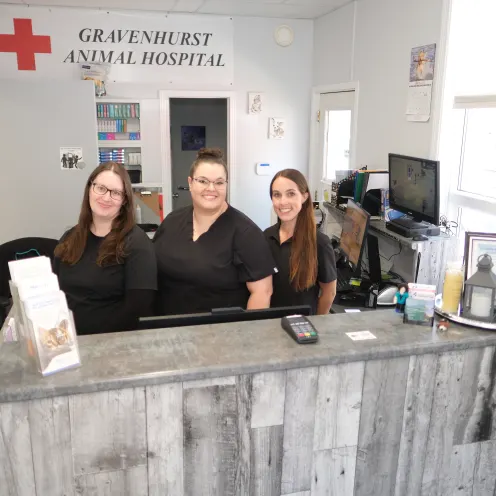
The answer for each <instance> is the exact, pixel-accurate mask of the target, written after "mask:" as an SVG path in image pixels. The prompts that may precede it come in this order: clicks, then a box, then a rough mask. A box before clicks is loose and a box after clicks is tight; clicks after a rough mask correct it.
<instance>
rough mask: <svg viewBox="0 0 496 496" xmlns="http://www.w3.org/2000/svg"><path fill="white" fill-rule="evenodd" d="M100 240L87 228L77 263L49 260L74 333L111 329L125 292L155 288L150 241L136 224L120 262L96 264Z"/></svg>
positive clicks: (121, 309) (155, 265)
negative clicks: (122, 259)
mask: <svg viewBox="0 0 496 496" xmlns="http://www.w3.org/2000/svg"><path fill="white" fill-rule="evenodd" d="M66 235H67V233H66V234H65V235H64V236H66ZM64 236H63V237H62V239H64ZM104 239H105V238H104V237H99V236H95V235H94V234H93V233H92V232H91V231H90V232H89V233H88V240H87V242H86V248H85V250H84V252H83V256H82V257H81V260H79V262H78V263H76V264H74V265H69V264H67V263H65V262H61V261H60V259H59V258H55V259H54V262H53V270H54V273H55V274H57V275H58V277H59V285H60V289H61V290H62V291H64V292H65V294H66V297H67V304H68V306H69V308H70V309H71V310H72V311H73V314H74V321H75V324H76V331H77V333H78V334H95V333H103V332H111V331H115V330H116V329H114V328H113V325H112V321H113V320H114V316H115V315H116V313H117V312H122V311H123V310H125V309H124V297H125V292H126V291H128V290H135V289H147V290H156V289H157V264H156V260H155V253H154V251H153V244H152V242H151V240H150V239H149V238H148V236H147V235H146V233H145V232H144V231H143V230H142V229H141V228H140V227H138V226H135V227H133V229H132V230H131V231H130V232H129V234H128V235H127V237H126V248H125V252H126V253H127V256H126V257H125V258H124V262H123V263H122V264H115V265H109V266H105V267H100V266H98V265H97V263H96V260H97V257H98V250H99V248H100V245H101V243H102V241H103V240H104ZM117 330H118V329H117Z"/></svg>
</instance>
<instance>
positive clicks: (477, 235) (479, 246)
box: [464, 232, 496, 280]
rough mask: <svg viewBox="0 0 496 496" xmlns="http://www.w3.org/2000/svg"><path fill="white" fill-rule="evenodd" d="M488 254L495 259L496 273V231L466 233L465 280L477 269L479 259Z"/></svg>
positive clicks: (495, 268)
mask: <svg viewBox="0 0 496 496" xmlns="http://www.w3.org/2000/svg"><path fill="white" fill-rule="evenodd" d="M486 253H487V254H488V255H489V256H490V257H491V258H492V259H493V264H494V267H493V272H494V273H495V274H496V233H481V232H466V233H465V255H464V263H465V280H467V279H468V278H469V277H472V276H473V274H474V273H475V272H476V271H477V260H478V258H479V257H480V256H481V255H484V254H486Z"/></svg>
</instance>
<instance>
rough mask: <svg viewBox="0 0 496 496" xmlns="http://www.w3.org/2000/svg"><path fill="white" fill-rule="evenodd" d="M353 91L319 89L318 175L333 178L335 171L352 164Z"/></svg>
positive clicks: (350, 166) (347, 167) (349, 166)
mask: <svg viewBox="0 0 496 496" xmlns="http://www.w3.org/2000/svg"><path fill="white" fill-rule="evenodd" d="M354 112H355V91H353V90H351V91H340V92H333V93H322V94H321V95H320V104H319V122H320V125H319V164H322V169H321V172H322V174H321V178H323V179H324V180H328V181H333V180H334V179H335V178H336V171H340V170H347V169H350V168H352V167H353V166H354V164H353V153H354V150H353V149H352V145H353V143H354V136H352V134H353V127H354V126H353V124H354V120H355V119H354V117H355V116H354Z"/></svg>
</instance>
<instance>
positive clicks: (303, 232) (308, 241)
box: [270, 169, 318, 291]
mask: <svg viewBox="0 0 496 496" xmlns="http://www.w3.org/2000/svg"><path fill="white" fill-rule="evenodd" d="M278 177H285V178H286V179H289V180H290V181H293V182H294V183H295V184H296V186H297V187H298V189H299V190H300V193H301V194H302V195H304V194H305V193H307V194H308V198H307V199H306V200H305V202H304V203H303V205H302V207H301V210H300V212H299V213H298V217H297V219H296V226H295V230H294V234H293V241H292V243H291V255H290V258H289V280H290V282H291V285H292V286H293V288H294V289H295V290H296V291H304V290H306V289H309V288H311V287H312V286H313V285H314V284H315V281H316V280H317V263H318V262H317V226H316V224H315V216H314V213H313V204H312V198H311V195H310V191H309V189H308V183H307V180H306V179H305V176H304V175H303V174H302V173H301V172H300V171H297V170H296V169H284V170H282V171H279V172H278V173H277V174H276V175H275V176H274V178H273V179H272V181H271V183H270V197H271V198H272V186H273V184H274V181H275V180H276V179H277V178H278ZM279 222H280V221H279Z"/></svg>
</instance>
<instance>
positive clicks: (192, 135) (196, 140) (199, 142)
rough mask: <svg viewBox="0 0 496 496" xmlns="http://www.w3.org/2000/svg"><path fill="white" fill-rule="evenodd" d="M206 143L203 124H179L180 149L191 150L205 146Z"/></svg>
mask: <svg viewBox="0 0 496 496" xmlns="http://www.w3.org/2000/svg"><path fill="white" fill-rule="evenodd" d="M206 143H207V140H206V133H205V126H181V150H182V151H183V152H185V151H191V150H200V149H201V148H205V146H206Z"/></svg>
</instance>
